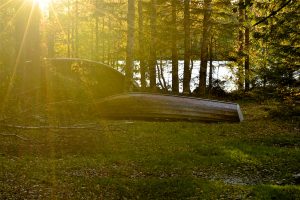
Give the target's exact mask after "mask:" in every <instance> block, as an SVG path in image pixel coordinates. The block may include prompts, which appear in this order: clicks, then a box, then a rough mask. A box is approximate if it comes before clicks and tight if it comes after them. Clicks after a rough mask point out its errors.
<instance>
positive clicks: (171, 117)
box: [96, 93, 243, 122]
mask: <svg viewBox="0 0 300 200" xmlns="http://www.w3.org/2000/svg"><path fill="white" fill-rule="evenodd" d="M96 107H97V113H98V114H99V115H100V117H102V118H106V119H133V120H163V121H203V122H241V121H243V114H242V112H241V109H240V106H239V105H238V104H236V103H230V102H222V101H215V100H208V99H201V98H193V97H183V96H173V95H161V94H148V93H127V94H119V95H114V96H110V97H106V98H103V99H102V100H100V101H98V102H96Z"/></svg>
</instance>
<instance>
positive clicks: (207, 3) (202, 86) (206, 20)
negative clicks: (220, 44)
mask: <svg viewBox="0 0 300 200" xmlns="http://www.w3.org/2000/svg"><path fill="white" fill-rule="evenodd" d="M211 1H212V0H204V16H203V32H202V46H201V67H200V78H199V81H200V82H199V94H200V95H205V90H206V72H207V61H208V39H209V37H210V28H211V26H210V17H211V12H212V11H211V9H212V8H211V6H212V5H211Z"/></svg>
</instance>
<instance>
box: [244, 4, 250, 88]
mask: <svg viewBox="0 0 300 200" xmlns="http://www.w3.org/2000/svg"><path fill="white" fill-rule="evenodd" d="M245 6H246V9H245V21H246V22H247V23H248V13H247V12H248V9H247V8H249V6H250V0H246V2H245ZM249 50H250V28H249V26H248V25H246V27H245V91H249V89H250V75H249V73H250V56H249Z"/></svg>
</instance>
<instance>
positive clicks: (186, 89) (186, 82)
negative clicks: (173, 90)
mask: <svg viewBox="0 0 300 200" xmlns="http://www.w3.org/2000/svg"><path fill="white" fill-rule="evenodd" d="M190 34H191V33H190V0H184V69H183V93H184V94H189V93H190V92H191V91H190V77H191V72H190V52H191V35H190Z"/></svg>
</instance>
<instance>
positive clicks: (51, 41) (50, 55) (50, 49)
mask: <svg viewBox="0 0 300 200" xmlns="http://www.w3.org/2000/svg"><path fill="white" fill-rule="evenodd" d="M50 7H51V6H50ZM53 14H54V13H53V10H52V9H49V23H50V24H51V26H50V27H52V26H53V23H54V22H53V21H54V19H53ZM48 30H49V29H48ZM47 38H48V45H47V47H48V58H53V57H54V56H55V50H54V46H55V33H54V31H53V30H52V28H51V30H49V31H48V37H47Z"/></svg>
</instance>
